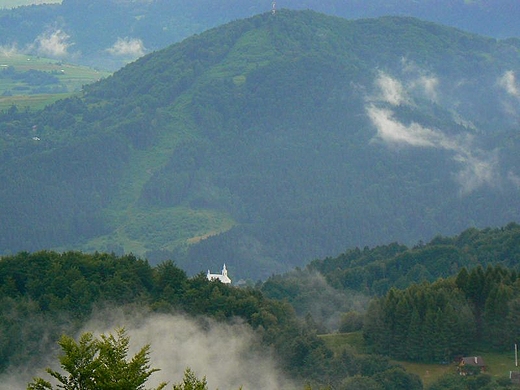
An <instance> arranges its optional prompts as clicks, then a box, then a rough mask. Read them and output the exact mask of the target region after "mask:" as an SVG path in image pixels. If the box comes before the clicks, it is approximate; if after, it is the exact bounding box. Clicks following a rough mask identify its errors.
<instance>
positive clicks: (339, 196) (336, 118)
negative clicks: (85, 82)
mask: <svg viewBox="0 0 520 390" xmlns="http://www.w3.org/2000/svg"><path fill="white" fill-rule="evenodd" d="M519 49H520V44H519V42H518V41H517V40H505V41H499V40H495V39H491V38H484V37H481V36H477V35H474V34H470V33H466V32H463V31H460V30H456V29H453V28H448V27H444V26H440V25H436V24H433V23H430V22H423V21H420V20H417V19H413V18H401V17H383V18H378V19H362V20H357V21H348V20H345V19H341V18H337V17H331V16H325V15H323V14H319V13H315V12H312V11H287V10H282V11H279V12H277V13H276V14H275V15H273V14H271V13H266V14H261V15H257V16H254V17H252V18H249V19H245V20H238V21H235V22H232V23H229V24H226V25H224V26H221V27H218V28H215V29H212V30H209V31H207V32H205V33H203V34H200V35H196V36H193V37H190V38H188V39H186V40H184V41H183V42H181V43H179V44H175V45H173V46H170V47H168V48H166V49H164V50H161V51H158V52H155V53H152V54H149V55H147V56H145V57H142V58H141V59H139V60H137V61H135V62H134V63H132V64H129V65H127V66H126V67H125V68H123V69H121V70H120V71H118V72H116V73H115V74H114V75H113V76H111V77H109V78H107V79H105V80H101V81H100V82H98V83H96V84H93V85H90V86H86V87H85V88H84V92H83V94H82V96H80V97H76V98H71V99H67V100H63V101H60V102H58V103H56V104H54V105H52V106H49V107H47V108H46V109H45V110H43V111H41V112H38V113H30V112H25V111H23V110H21V109H16V108H14V107H13V108H12V109H11V110H9V111H8V112H6V113H4V114H3V115H2V117H1V122H0V137H1V138H0V153H1V154H0V161H1V167H0V180H1V181H2V183H3V185H2V188H1V189H0V202H1V204H2V205H3V206H2V208H1V209H0V220H1V221H2V224H1V226H0V229H1V234H0V248H2V250H3V252H4V253H8V252H14V251H19V250H31V251H32V250H37V249H42V248H57V249H69V248H74V249H82V250H85V251H94V250H103V251H114V252H122V251H125V252H133V253H134V254H139V255H142V256H146V257H147V258H149V259H150V260H151V261H152V262H157V261H161V260H163V259H166V258H173V259H174V260H175V261H176V262H177V263H178V264H179V265H181V266H182V267H184V268H185V269H187V270H188V271H190V272H200V271H205V270H207V269H208V268H216V267H220V266H221V265H222V264H223V263H226V264H227V265H228V268H229V271H230V274H231V275H232V277H233V279H234V280H238V279H239V278H241V277H247V278H253V279H254V278H263V277H265V276H268V275H270V274H271V273H273V272H280V271H283V270H285V269H287V268H289V267H294V266H299V265H303V264H305V263H306V262H307V261H309V260H311V259H314V258H316V257H324V256H329V255H336V254H337V253H340V252H341V251H344V250H345V249H346V248H348V247H352V246H365V245H373V244H378V243H382V242H389V241H400V242H405V243H416V242H417V241H419V240H427V239H430V238H431V237H433V236H434V235H436V234H454V233H457V232H459V231H462V230H463V229H465V228H467V227H469V226H478V227H483V226H496V225H503V224H506V223H508V222H510V221H512V220H518V217H519V215H518V212H519V206H520V200H519V199H520V198H519V197H518V190H519V186H520V170H518V167H519V166H520V164H519V163H520V161H519V158H520V157H519V156H520V153H519V138H518V118H519V109H520V106H519V104H518V103H519V99H520V92H519V91H520V84H519V83H518V82H517V79H516V77H517V74H518V72H519V71H520V55H519Z"/></svg>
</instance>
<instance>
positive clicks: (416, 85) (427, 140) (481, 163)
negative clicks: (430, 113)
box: [366, 64, 511, 194]
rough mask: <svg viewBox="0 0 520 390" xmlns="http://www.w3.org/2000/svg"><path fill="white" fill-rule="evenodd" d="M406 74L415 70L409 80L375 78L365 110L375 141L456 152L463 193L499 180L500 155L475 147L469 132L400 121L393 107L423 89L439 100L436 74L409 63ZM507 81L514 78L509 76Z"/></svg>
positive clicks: (403, 102) (432, 98) (389, 77)
mask: <svg viewBox="0 0 520 390" xmlns="http://www.w3.org/2000/svg"><path fill="white" fill-rule="evenodd" d="M404 70H405V71H406V72H407V73H416V74H418V76H417V77H413V78H410V79H409V81H408V82H407V83H402V82H400V81H399V80H397V79H395V78H392V77H391V76H389V75H386V74H384V73H382V72H380V73H379V74H378V76H377V78H376V81H375V86H376V89H377V90H376V92H375V93H374V94H373V95H372V97H370V98H369V99H367V101H368V103H367V106H366V112H367V115H368V118H369V119H370V121H371V123H372V124H373V125H374V127H375V128H376V131H377V133H376V135H375V137H374V138H373V140H376V141H377V140H379V141H382V142H383V143H385V144H387V145H389V146H394V147H396V146H400V147H420V148H434V149H440V150H447V151H451V152H452V153H453V160H454V161H456V162H457V163H458V164H459V166H460V168H459V170H458V171H457V172H456V173H455V178H456V181H457V182H458V183H459V185H460V193H461V194H467V193H470V192H472V191H474V190H475V189H477V188H479V187H482V186H484V185H488V186H496V185H497V183H498V180H499V179H498V175H497V167H498V158H497V156H496V154H495V153H494V152H486V151H483V150H480V149H479V148H475V147H473V136H472V135H471V134H469V133H465V134H458V135H448V134H446V133H444V132H443V131H441V130H440V129H434V128H429V127H427V126H424V125H422V124H420V123H417V122H411V123H409V124H405V123H403V122H401V121H400V120H398V119H397V118H396V116H395V113H394V108H392V107H388V104H390V105H391V106H398V105H400V104H408V105H410V106H413V105H414V102H413V101H412V99H411V97H410V96H412V94H413V93H417V90H420V92H421V93H422V96H423V97H424V96H426V97H427V96H429V97H430V99H431V100H436V99H437V86H438V84H439V81H438V79H437V78H436V77H434V76H427V75H425V74H420V73H421V72H418V71H417V69H415V67H413V66H411V65H409V64H407V65H406V67H405V68H404ZM508 81H511V80H510V79H508Z"/></svg>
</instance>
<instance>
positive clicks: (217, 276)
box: [206, 264, 231, 284]
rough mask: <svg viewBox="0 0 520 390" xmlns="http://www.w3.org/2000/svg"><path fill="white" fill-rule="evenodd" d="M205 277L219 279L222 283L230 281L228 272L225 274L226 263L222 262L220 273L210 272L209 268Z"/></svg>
mask: <svg viewBox="0 0 520 390" xmlns="http://www.w3.org/2000/svg"><path fill="white" fill-rule="evenodd" d="M206 277H207V278H208V280H210V281H211V280H219V281H220V282H221V283H224V284H229V283H231V279H230V278H229V276H228V274H227V268H226V264H224V267H222V272H221V273H220V274H212V273H211V272H210V271H209V270H208V273H207V275H206Z"/></svg>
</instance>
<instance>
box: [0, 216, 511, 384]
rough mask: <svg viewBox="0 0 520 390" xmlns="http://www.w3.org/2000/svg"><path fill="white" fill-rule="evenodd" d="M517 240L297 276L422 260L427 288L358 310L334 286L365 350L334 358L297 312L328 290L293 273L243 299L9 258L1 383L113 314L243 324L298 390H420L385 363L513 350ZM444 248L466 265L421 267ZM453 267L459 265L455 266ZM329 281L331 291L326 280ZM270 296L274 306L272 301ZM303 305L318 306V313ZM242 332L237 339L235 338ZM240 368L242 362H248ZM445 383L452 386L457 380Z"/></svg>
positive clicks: (345, 261) (74, 255)
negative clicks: (97, 319)
mask: <svg viewBox="0 0 520 390" xmlns="http://www.w3.org/2000/svg"><path fill="white" fill-rule="evenodd" d="M519 237H520V226H518V225H516V224H510V225H508V226H506V227H504V228H501V229H483V230H476V229H469V230H467V231H465V232H462V233H461V234H460V235H458V236H454V237H438V238H436V239H434V240H432V241H431V242H429V243H426V244H421V245H420V246H417V247H414V248H410V249H408V248H406V247H403V246H399V245H393V244H392V245H388V246H381V247H374V248H365V249H364V250H363V251H359V250H358V249H354V250H352V251H349V252H346V253H345V254H343V255H341V256H339V257H337V258H334V259H332V258H328V259H323V260H316V261H315V262H313V263H312V264H310V265H309V266H308V267H306V269H305V270H295V271H294V272H297V273H300V276H301V275H303V273H305V272H317V271H316V270H317V268H318V266H321V267H322V270H323V274H322V276H323V277H324V278H327V279H328V278H329V277H330V276H331V275H334V274H341V270H342V269H348V268H349V265H350V266H353V265H354V264H357V265H356V266H360V265H359V264H361V263H363V266H362V267H364V268H365V269H366V273H367V274H371V275H373V278H374V279H375V278H377V277H378V276H377V275H379V277H381V276H382V275H381V274H380V273H379V271H378V269H380V267H381V266H382V265H383V264H386V265H387V266H388V269H389V270H390V269H391V264H396V259H397V258H400V259H401V260H402V259H404V258H405V257H404V256H405V255H406V254H408V257H407V258H408V259H410V258H412V257H414V256H416V257H415V259H416V261H415V262H414V263H415V265H423V266H424V267H425V269H430V270H431V273H430V275H429V276H428V275H426V274H425V273H422V274H419V273H415V277H412V276H411V274H408V278H407V282H406V283H404V282H403V281H401V282H400V283H399V284H401V285H403V286H405V285H406V286H405V287H402V288H397V287H391V288H389V289H388V290H387V291H386V292H384V293H378V292H377V291H376V290H373V291H371V292H370V294H368V295H369V299H367V300H366V301H365V302H364V303H363V304H360V305H359V307H358V308H357V310H356V311H354V310H351V309H349V308H348V307H347V306H348V305H345V303H346V302H347V301H348V299H349V296H352V295H353V294H355V293H356V292H358V293H361V292H364V293H366V294H367V293H368V290H367V289H366V287H362V286H361V287H360V286H358V285H351V286H350V287H347V286H346V285H345V286H344V287H340V286H339V285H336V288H335V289H336V290H337V291H338V292H339V291H341V290H343V291H344V292H345V294H344V295H343V297H342V298H338V297H339V294H338V296H336V298H335V299H336V300H337V301H336V302H338V303H339V304H336V303H334V305H335V309H336V311H337V312H340V314H341V315H342V320H341V323H340V328H339V330H340V331H343V332H345V331H347V332H354V333H352V334H355V333H359V332H361V334H362V338H363V343H364V344H365V348H364V349H363V350H355V349H353V348H352V347H349V346H348V345H345V346H344V347H343V348H341V349H338V348H335V349H330V347H329V346H327V344H326V343H325V342H324V340H323V339H322V338H321V337H319V334H320V333H323V332H330V329H326V325H327V324H324V323H321V320H320V319H319V318H317V317H314V316H313V315H312V314H311V313H310V311H308V312H305V311H304V310H305V305H304V302H306V301H307V308H309V307H311V306H317V305H319V304H322V305H323V304H324V301H328V300H329V299H330V297H329V296H326V295H325V294H321V295H320V291H319V290H323V285H322V286H320V287H318V288H316V285H314V284H313V283H312V281H311V279H308V278H307V279H306V278H304V277H299V278H294V277H293V276H292V273H289V274H285V275H278V276H273V277H272V278H270V279H269V280H267V281H266V282H265V283H261V284H257V285H256V286H255V287H252V286H250V287H246V286H243V287H237V286H230V285H225V284H222V283H220V282H218V281H214V282H210V281H208V280H207V279H206V276H205V275H204V274H203V273H200V274H199V275H196V276H193V277H188V276H187V275H186V272H185V271H183V270H182V269H180V268H178V267H177V266H176V265H175V263H174V262H173V261H166V262H164V263H161V264H159V265H157V266H153V267H152V266H150V265H149V263H148V262H147V261H146V260H142V259H140V258H137V257H135V256H133V255H126V256H117V255H114V254H106V253H95V254H85V253H81V252H64V253H58V252H51V251H41V252H35V253H27V252H21V253H18V254H16V255H12V256H5V257H3V258H2V259H1V260H0V302H1V305H2V308H1V310H0V315H1V317H2V318H1V321H0V324H1V325H0V326H1V329H0V334H1V338H0V340H1V343H0V347H1V350H0V357H1V359H0V364H1V370H2V375H3V376H2V378H5V375H8V374H9V373H10V372H13V370H14V371H16V370H17V367H20V366H22V365H24V366H30V367H33V370H32V371H30V374H32V375H37V373H35V372H34V368H36V367H41V365H42V364H45V361H44V358H43V357H44V356H47V353H48V351H56V348H55V347H53V346H52V345H53V344H55V343H56V342H57V341H58V340H59V339H60V337H62V335H63V334H69V335H75V334H77V333H78V332H79V331H80V330H82V329H85V326H87V330H88V326H89V325H88V324H89V323H90V326H95V325H93V323H92V322H89V319H90V318H92V316H94V315H96V312H101V314H102V316H104V317H106V321H107V322H106V324H105V325H106V326H112V327H113V328H116V327H121V326H125V322H124V321H122V320H121V318H120V321H122V322H120V323H117V322H114V318H117V317H114V316H112V315H110V314H109V313H110V312H115V311H120V310H122V311H126V312H127V313H128V317H127V319H128V318H134V321H135V319H137V318H139V321H138V323H140V324H141V325H142V324H143V323H145V322H146V319H147V318H150V320H151V321H155V322H161V318H163V319H164V318H165V317H158V316H173V315H176V316H178V315H180V314H182V315H183V316H185V318H191V319H192V321H195V322H198V323H199V326H200V327H201V328H200V329H203V332H210V331H211V328H212V327H213V325H211V323H212V322H215V323H220V324H223V325H225V326H229V327H231V328H230V329H233V328H232V327H233V326H235V327H236V326H237V325H236V324H237V321H238V320H239V319H240V321H243V322H242V324H243V325H245V326H246V327H248V328H249V329H251V330H252V331H254V333H255V334H256V335H257V336H258V337H256V338H254V339H251V340H253V341H251V343H252V344H251V346H250V347H249V348H250V349H251V348H252V349H253V350H254V351H257V352H259V351H263V353H266V352H267V351H268V350H269V349H272V350H273V351H274V355H271V357H272V358H273V359H275V360H276V362H277V363H276V364H277V366H278V367H279V368H280V370H281V371H282V372H283V373H284V375H287V376H288V377H289V378H291V381H292V383H293V385H294V386H296V388H304V386H305V384H306V386H307V387H306V388H313V389H318V388H323V389H325V388H333V389H352V388H359V389H383V390H386V389H388V390H390V389H402V388H403V387H402V386H405V388H407V389H422V388H423V385H422V383H421V380H420V379H419V378H418V377H417V376H416V375H415V374H411V373H409V372H407V371H406V370H405V369H404V368H403V367H402V366H400V365H399V364H397V363H395V360H393V361H392V360H390V359H396V360H399V361H409V362H423V363H428V364H441V365H449V366H452V364H453V362H454V361H456V360H457V358H458V357H460V356H468V355H469V356H472V355H471V354H473V353H475V351H497V352H499V351H504V350H509V349H510V348H511V343H512V342H514V341H516V340H517V338H518V336H519V335H518V330H517V329H516V324H517V322H518V316H519V315H520V304H519V302H520V288H519V286H520V284H519V283H520V282H519V281H520V278H519V270H518V262H517V261H515V260H514V259H515V251H516V250H517V248H518V242H519ZM441 242H442V243H443V244H442V245H445V246H449V245H451V246H452V247H453V251H455V252H456V251H457V249H458V248H460V250H461V252H460V256H454V255H450V254H448V252H447V251H439V250H431V251H429V252H428V253H429V254H428V256H427V257H426V256H425V257H421V256H424V254H425V253H426V252H427V250H428V248H429V249H434V248H436V247H438V246H439V245H441ZM465 256H466V258H467V259H471V262H470V263H468V262H467V261H465V260H464V257H465ZM458 257H460V261H458V262H455V261H454V259H455V258H458ZM446 261H448V262H450V263H451V264H452V265H451V268H450V269H451V271H449V272H446V271H445V270H446ZM410 263H411V261H408V264H407V265H405V262H404V261H402V262H401V263H400V264H401V265H402V267H401V270H402V271H403V274H406V269H407V267H409V268H410V269H411V267H410ZM325 265H326V266H325ZM374 265H379V267H375V266H374ZM456 269H457V271H455V270H456ZM391 275H392V272H389V274H388V276H389V277H390V276H391ZM434 275H436V276H434ZM439 275H444V276H442V277H441V276H439ZM297 281H299V285H298V283H297ZM330 281H331V283H334V279H330ZM327 284H328V283H327ZM390 284H391V285H392V284H393V283H392V282H390ZM314 288H316V290H313V289H314ZM330 288H331V287H330ZM275 292H276V293H275ZM273 295H276V299H275V298H272V297H271V298H269V296H273ZM309 296H314V297H313V299H314V302H310V301H309ZM320 297H321V300H322V302H321V303H320V302H319V299H320ZM341 304H343V306H341ZM107 309H108V311H106V310H107ZM302 310H303V311H302ZM103 313H104V314H103ZM329 314H330V313H329ZM21 324H22V326H20V325H21ZM183 324H184V325H183V326H187V323H186V322H184V323H183ZM96 329H97V328H96ZM102 329H103V328H102ZM238 329H239V328H235V330H234V332H235V333H236V336H237V337H238V334H239V333H240V332H238V333H237V331H238ZM90 331H92V330H90ZM179 331H180V330H179V328H177V327H175V326H173V325H171V324H170V325H169V326H168V327H166V328H164V329H162V331H161V332H160V334H158V335H157V337H156V338H155V340H158V341H157V342H158V343H161V341H160V340H163V341H162V342H163V343H165V342H166V339H161V337H163V338H168V337H172V336H173V334H172V335H170V336H169V335H168V334H169V332H173V333H175V332H179ZM87 336H88V335H87ZM87 336H86V337H87ZM199 337H202V336H199ZM227 337H228V336H227ZM63 340H65V341H67V340H69V341H67V342H73V341H72V340H71V339H62V341H61V343H63V342H65V341H63ZM89 340H90V339H89ZM229 342H232V340H229ZM154 347H155V348H160V344H159V345H157V344H155V345H154V344H151V345H150V348H151V350H152V351H153V349H154ZM44 351H47V353H44ZM55 353H56V352H55ZM152 356H153V355H152ZM247 356H248V355H243V356H242V357H241V358H242V359H244V360H247V359H248V357H247ZM186 358H187V357H185V359H186ZM249 358H252V357H251V356H249ZM178 359H180V360H179V361H175V362H171V361H170V362H169V363H167V364H168V365H172V368H168V367H162V369H166V370H172V369H173V367H174V366H175V367H178V366H181V367H182V368H181V369H182V370H183V369H185V368H186V364H187V363H186V361H188V360H183V359H182V358H181V357H178ZM199 359H201V357H200V356H199ZM230 359H231V358H230ZM453 367H454V366H453ZM208 369H209V367H208ZM167 372H170V371H167ZM451 372H453V373H455V368H453V369H452V370H451ZM199 374H205V373H199ZM38 375H39V374H38ZM494 375H495V377H491V376H489V375H486V374H478V375H471V376H468V377H463V376H459V375H457V376H453V375H452V374H446V376H443V377H441V378H439V379H438V380H437V381H435V382H434V383H432V384H430V385H429V387H428V388H430V389H437V388H439V389H440V388H444V389H461V388H464V389H473V388H484V387H482V386H483V384H485V386H487V387H485V388H486V389H505V388H509V387H508V386H510V382H508V380H507V373H497V372H495V374H494ZM29 379H30V378H29ZM29 379H28V380H29ZM173 379H174V380H178V379H180V378H178V379H175V378H173ZM208 379H210V378H208ZM233 383H234V382H233ZM403 384H405V385H403ZM228 385H229V383H228ZM356 386H357V387H356ZM475 386H477V387H475ZM478 386H480V387H478Z"/></svg>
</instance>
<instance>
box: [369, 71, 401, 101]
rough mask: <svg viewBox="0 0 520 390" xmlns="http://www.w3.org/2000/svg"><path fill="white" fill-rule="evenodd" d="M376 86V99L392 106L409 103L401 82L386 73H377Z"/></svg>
mask: <svg viewBox="0 0 520 390" xmlns="http://www.w3.org/2000/svg"><path fill="white" fill-rule="evenodd" d="M376 86H377V87H378V88H379V94H378V95H377V96H376V99H377V100H380V101H383V102H386V103H389V104H391V105H392V106H399V105H401V104H408V103H409V98H408V96H407V93H406V92H405V89H404V87H403V85H402V84H401V82H399V81H398V80H396V79H394V78H392V77H390V76H389V75H387V74H386V73H384V72H380V73H379V77H378V78H377V79H376Z"/></svg>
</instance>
